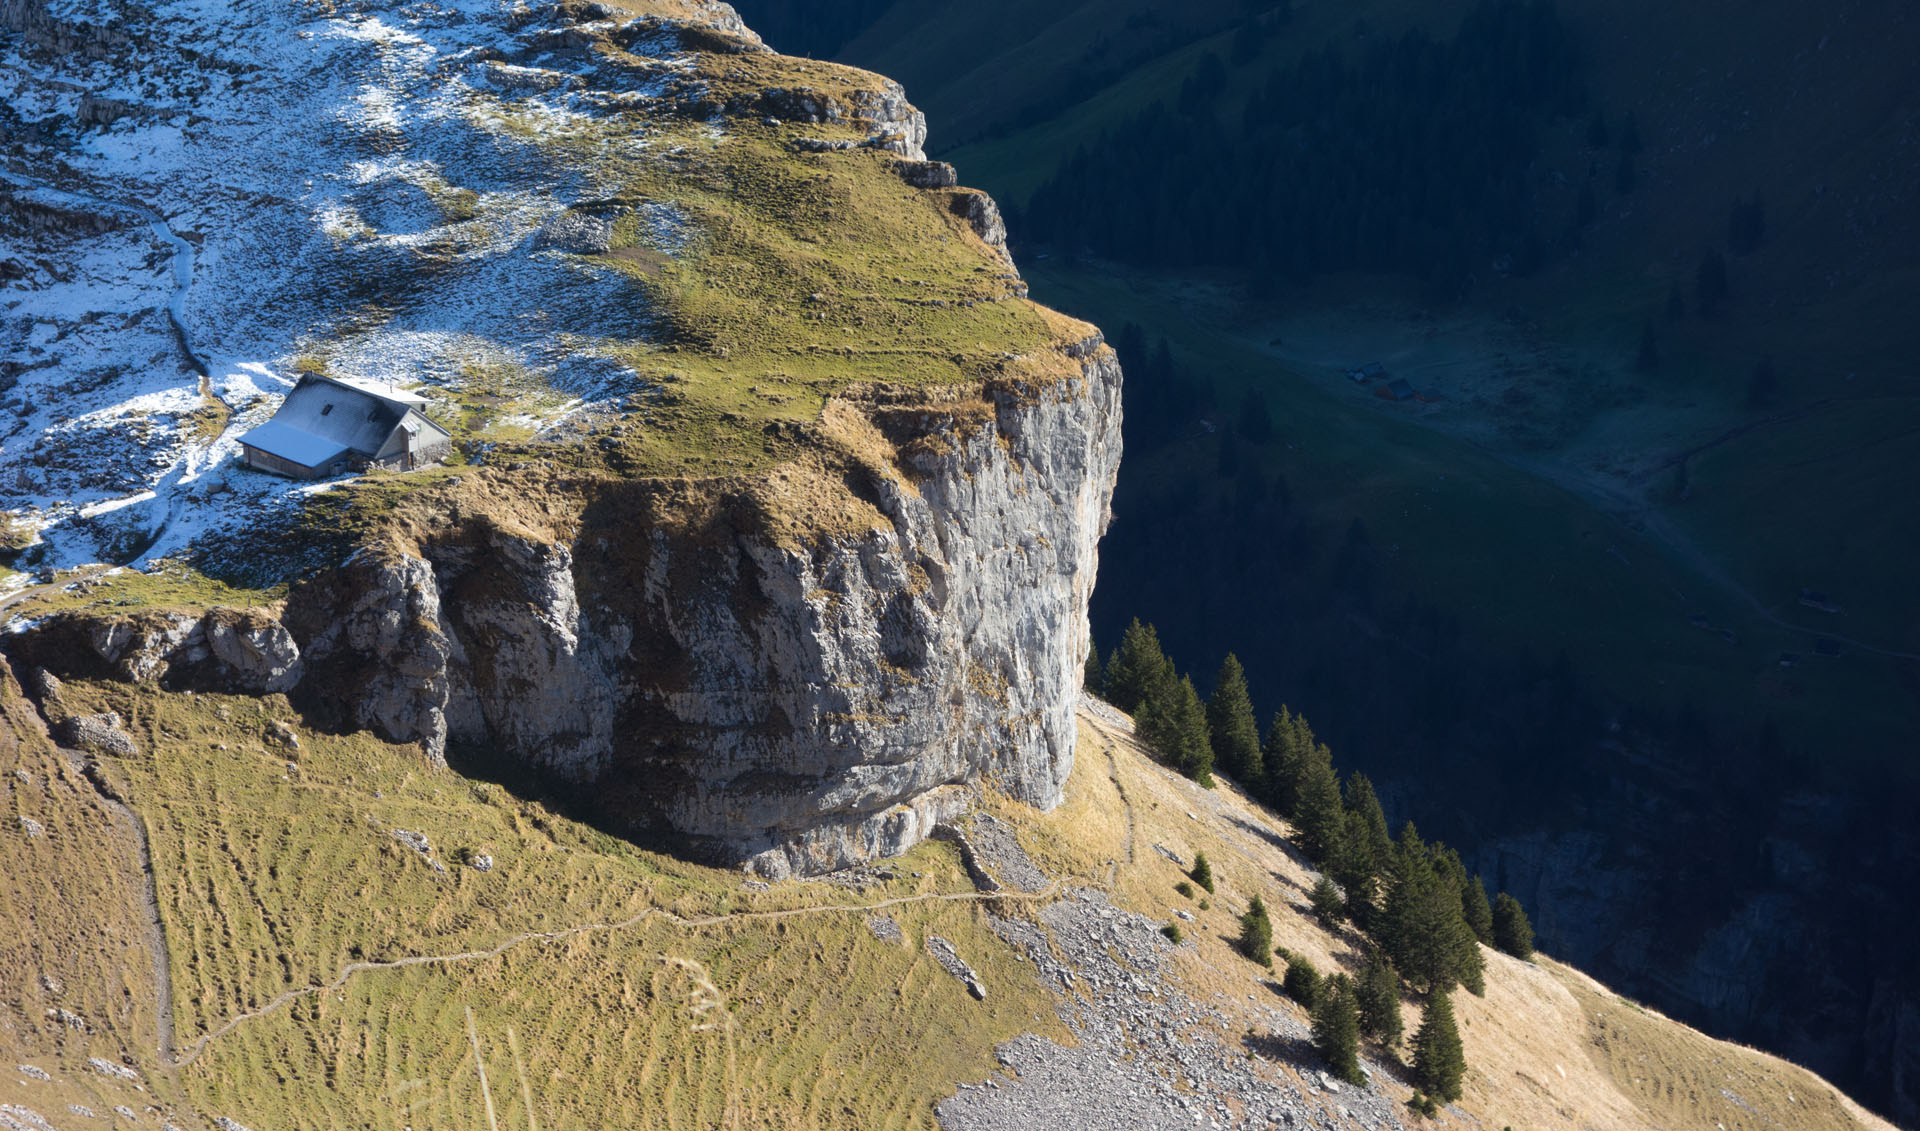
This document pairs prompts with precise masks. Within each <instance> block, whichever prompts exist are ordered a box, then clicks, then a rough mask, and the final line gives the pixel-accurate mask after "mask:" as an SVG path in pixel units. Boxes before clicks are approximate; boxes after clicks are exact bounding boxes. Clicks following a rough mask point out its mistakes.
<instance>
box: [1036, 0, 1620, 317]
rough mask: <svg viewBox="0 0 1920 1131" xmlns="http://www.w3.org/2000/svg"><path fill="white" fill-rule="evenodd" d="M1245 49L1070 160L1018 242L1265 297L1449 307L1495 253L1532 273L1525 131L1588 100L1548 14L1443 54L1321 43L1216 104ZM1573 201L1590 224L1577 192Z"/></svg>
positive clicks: (1405, 45)
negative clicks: (1217, 281) (1429, 290)
mask: <svg viewBox="0 0 1920 1131" xmlns="http://www.w3.org/2000/svg"><path fill="white" fill-rule="evenodd" d="M1246 26H1247V27H1250V28H1261V27H1263V26H1264V25H1263V24H1262V23H1259V22H1255V23H1250V24H1248V25H1246ZM1248 42H1249V41H1248V40H1246V39H1244V38H1241V37H1236V39H1235V45H1236V47H1240V46H1241V45H1242V44H1247V43H1248ZM1255 50H1256V47H1255V46H1246V47H1244V48H1242V49H1241V50H1239V51H1235V52H1234V53H1232V54H1231V55H1230V56H1229V57H1230V59H1231V60H1232V62H1231V64H1230V63H1228V62H1225V61H1223V60H1222V59H1221V57H1220V56H1219V55H1217V54H1214V53H1212V52H1208V53H1207V54H1205V55H1203V56H1201V58H1200V61H1199V63H1198V65H1197V66H1196V68H1195V69H1194V71H1193V73H1192V74H1191V75H1189V76H1188V77H1187V78H1186V80H1185V81H1184V82H1183V83H1182V84H1181V87H1180V94H1179V97H1178V98H1177V99H1176V100H1175V101H1174V103H1173V104H1172V105H1167V104H1166V103H1162V102H1156V103H1154V104H1153V105H1152V106H1150V107H1149V108H1148V109H1147V110H1145V111H1143V112H1142V113H1140V114H1139V115H1137V116H1135V117H1133V118H1132V119H1130V120H1129V121H1127V122H1126V123H1125V124H1124V125H1122V126H1120V127H1119V128H1117V129H1114V130H1112V131H1109V132H1107V133H1105V134H1103V135H1102V136H1101V137H1099V138H1098V139H1096V140H1094V141H1093V142H1092V143H1091V144H1089V145H1086V146H1083V147H1079V148H1077V149H1076V150H1075V151H1074V153H1073V155H1072V157H1071V158H1069V159H1068V160H1067V161H1065V162H1064V163H1062V165H1061V167H1060V169H1059V170H1058V172H1056V173H1055V174H1054V175H1053V177H1052V178H1051V179H1050V180H1048V181H1047V182H1046V184H1044V185H1043V186H1041V188H1040V189H1039V191H1037V192H1036V193H1034V195H1033V198H1032V200H1031V201H1030V203H1029V204H1028V206H1027V208H1026V210H1025V212H1024V213H1022V214H1021V215H1022V218H1023V219H1024V220H1025V223H1024V224H1017V225H1016V226H1018V227H1020V228H1021V230H1022V231H1023V232H1024V234H1025V235H1026V236H1027V237H1028V238H1029V239H1030V240H1034V241H1039V242H1042V243H1046V244H1052V245H1055V246H1059V247H1063V248H1082V247H1084V248H1086V249H1088V250H1090V251H1092V252H1093V253H1095V254H1098V255H1101V256H1104V257H1108V258H1113V259H1119V260H1123V261H1127V262H1132V263H1138V264H1141V265H1143V266H1148V267H1161V268H1193V267H1233V268H1240V269H1243V270H1245V271H1248V272H1249V273H1250V275H1251V278H1252V280H1253V281H1254V282H1255V284H1256V285H1258V286H1260V287H1262V288H1263V289H1272V287H1273V286H1274V285H1276V284H1278V283H1280V282H1293V283H1300V282H1306V281H1309V280H1311V279H1312V278H1313V277H1315V276H1316V275H1319V274H1323V273H1325V272H1329V271H1341V270H1354V269H1358V270H1365V271H1403V272H1407V273H1410V274H1414V275H1418V276H1421V277H1422V278H1425V279H1427V280H1429V281H1432V282H1434V283H1435V284H1436V285H1438V286H1440V287H1442V288H1443V289H1445V290H1446V291H1447V292H1448V293H1452V292H1455V291H1458V290H1460V289H1461V288H1462V287H1464V286H1465V282H1466V279H1467V277H1468V276H1469V274H1471V272H1472V270H1473V265H1475V264H1477V263H1479V262H1481V261H1483V260H1486V259H1491V258H1493V257H1495V256H1502V257H1504V258H1505V259H1506V260H1508V261H1509V262H1512V263H1514V264H1517V266H1516V267H1515V268H1514V269H1515V270H1517V271H1519V272H1520V273H1522V274H1530V273H1532V272H1533V271H1535V270H1538V268H1539V266H1540V264H1541V261H1542V259H1543V257H1544V256H1545V255H1546V253H1547V247H1548V242H1549V241H1548V240H1547V239H1543V237H1542V235H1541V233H1540V232H1538V231H1535V230H1533V229H1532V227H1531V226H1530V221H1529V219H1528V217H1529V214H1530V212H1531V209H1530V208H1529V207H1528V199H1527V195H1528V194H1527V184H1526V175H1527V171H1528V166H1529V165H1530V164H1531V162H1532V161H1533V159H1534V157H1535V155H1536V154H1537V152H1538V149H1539V141H1538V136H1537V135H1538V132H1539V130H1540V127H1541V126H1542V125H1543V124H1544V123H1545V122H1547V121H1548V120H1550V119H1552V118H1553V117H1556V116H1564V115H1571V114H1577V113H1580V112H1581V111H1582V110H1583V109H1584V108H1585V104H1586V100H1587V93H1586V89H1585V87H1584V85H1583V82H1582V71H1581V65H1580V63H1581V61H1580V54H1579V51H1578V49H1577V48H1576V46H1575V44H1574V42H1573V38H1572V36H1571V34H1570V32H1569V30H1568V28H1567V27H1566V25H1565V24H1564V23H1562V22H1561V20H1560V19H1559V17H1558V15H1557V14H1556V13H1555V11H1554V10H1553V8H1552V7H1551V6H1549V5H1546V4H1542V3H1539V2H1538V0H1535V2H1533V3H1528V4H1520V3H1514V2H1511V0H1509V2H1502V3H1489V4H1485V5H1483V6H1481V7H1480V8H1478V9H1476V10H1475V11H1473V12H1472V13H1471V14H1469V16H1468V17H1467V19H1466V20H1465V21H1464V22H1463V23H1462V24H1461V26H1460V29H1459V31H1458V32H1457V33H1456V34H1455V35H1454V36H1453V38H1452V39H1450V40H1446V41H1442V40H1437V39H1435V38H1434V37H1433V36H1432V35H1430V34H1429V33H1427V32H1426V31H1424V30H1420V29H1414V30H1409V31H1407V32H1405V33H1403V34H1402V35H1400V36H1398V37H1395V38H1388V37H1386V36H1372V37H1369V38H1368V39H1367V40H1365V41H1363V43H1362V45H1361V47H1360V49H1359V53H1358V58H1355V59H1351V60H1350V59H1349V58H1348V55H1347V53H1346V52H1344V51H1343V50H1342V49H1341V47H1340V46H1338V45H1328V46H1326V47H1324V48H1321V49H1317V50H1312V51H1309V52H1308V53H1307V54H1306V55H1305V56H1304V57H1303V58H1301V59H1299V60H1297V61H1293V62H1288V63H1282V64H1280V65H1277V66H1274V67H1273V68H1272V69H1271V70H1270V71H1268V73H1267V74H1266V76H1265V78H1264V79H1263V80H1261V81H1260V82H1259V83H1258V84H1257V85H1255V87H1254V90H1253V92H1252V93H1251V94H1250V95H1249V96H1248V97H1247V98H1246V99H1245V100H1244V101H1243V102H1240V103H1238V104H1235V103H1234V102H1231V101H1228V100H1226V99H1225V98H1224V96H1225V95H1226V93H1227V86H1228V70H1229V68H1230V66H1247V65H1249V64H1250V63H1251V62H1252V59H1253V52H1254V51H1255ZM1581 200H1582V201H1584V205H1583V206H1582V207H1583V208H1584V211H1585V213H1586V217H1587V219H1591V214H1592V211H1593V208H1594V204H1593V200H1592V197H1591V195H1588V196H1583V197H1582V198H1581ZM1580 219H1581V217H1580V215H1579V214H1575V215H1570V216H1569V217H1568V218H1567V228H1566V230H1567V232H1568V233H1577V230H1578V227H1579V223H1580ZM1550 239H1551V242H1552V244H1553V245H1554V246H1556V247H1557V246H1560V245H1561V244H1562V243H1563V242H1565V241H1564V240H1563V238H1562V234H1561V233H1560V232H1554V233H1552V234H1551V236H1550Z"/></svg>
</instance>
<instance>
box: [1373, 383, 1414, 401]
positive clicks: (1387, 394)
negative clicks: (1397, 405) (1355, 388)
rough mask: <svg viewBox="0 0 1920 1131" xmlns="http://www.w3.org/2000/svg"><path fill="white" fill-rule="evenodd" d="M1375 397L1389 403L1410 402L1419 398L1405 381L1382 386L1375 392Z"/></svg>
mask: <svg viewBox="0 0 1920 1131" xmlns="http://www.w3.org/2000/svg"><path fill="white" fill-rule="evenodd" d="M1373 395H1374V396H1376V397H1380V398H1381V399H1383V400H1389V401H1410V400H1412V399H1414V398H1415V397H1417V396H1419V394H1418V393H1416V392H1414V391H1413V386H1412V385H1409V384H1407V382H1406V381H1405V380H1404V379H1401V380H1397V381H1393V382H1391V383H1389V384H1386V385H1382V386H1381V387H1380V388H1378V389H1375V390H1374V391H1373Z"/></svg>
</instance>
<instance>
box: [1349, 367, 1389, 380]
mask: <svg viewBox="0 0 1920 1131" xmlns="http://www.w3.org/2000/svg"><path fill="white" fill-rule="evenodd" d="M1386 375H1387V367H1386V366H1384V365H1382V364H1380V363H1379V362H1377V361H1369V362H1367V363H1366V364H1365V365H1356V366H1354V367H1353V368H1352V369H1349V370H1347V377H1348V378H1349V379H1351V380H1354V381H1357V382H1359V383H1360V384H1362V385H1364V384H1366V383H1367V382H1368V381H1371V380H1373V379H1374V378H1376V377H1385V376H1386Z"/></svg>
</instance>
